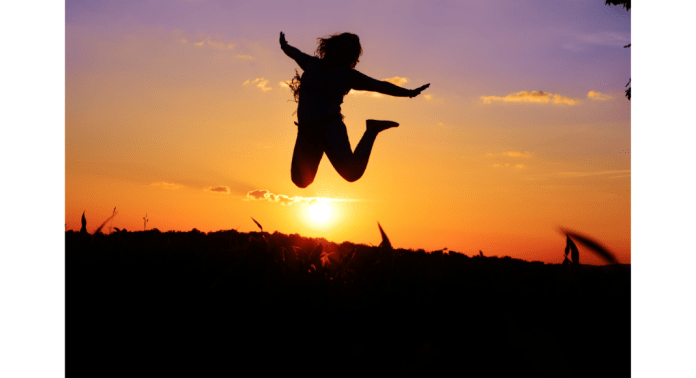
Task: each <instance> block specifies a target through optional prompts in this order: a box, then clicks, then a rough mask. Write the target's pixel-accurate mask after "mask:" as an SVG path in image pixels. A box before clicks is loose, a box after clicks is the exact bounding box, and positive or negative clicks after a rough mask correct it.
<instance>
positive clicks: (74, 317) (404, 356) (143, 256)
mask: <svg viewBox="0 0 696 378" xmlns="http://www.w3.org/2000/svg"><path fill="white" fill-rule="evenodd" d="M383 244H384V245H383V246H381V247H369V246H365V245H355V244H352V243H343V244H340V245H338V244H335V243H331V242H327V241H326V240H324V239H312V238H306V237H301V236H299V235H284V234H280V233H273V234H269V233H256V232H251V233H248V234H247V233H238V232H236V231H234V230H231V231H219V232H213V233H208V234H205V233H201V232H199V231H197V230H193V231H190V232H166V233H161V232H159V231H157V230H152V231H145V232H127V231H119V232H115V233H113V234H109V235H104V234H99V233H98V234H96V235H88V234H86V233H82V234H81V233H77V232H72V231H68V232H66V279H67V284H66V288H67V289H66V290H67V292H66V297H67V303H66V304H67V327H66V336H67V350H66V352H67V353H66V366H67V374H68V376H71V377H75V376H85V377H87V376H89V377H100V376H111V375H118V376H196V377H205V376H230V375H235V374H244V375H248V374H249V372H251V373H254V374H256V375H262V374H263V375H267V374H270V373H283V374H291V373H303V374H306V375H322V376H335V375H347V374H354V375H376V374H382V375H385V374H387V375H413V376H425V375H427V376H442V375H444V374H446V373H455V374H457V375H468V376H488V377H496V376H505V377H512V376H526V375H529V376H536V377H540V376H541V377H587V376H592V377H629V376H630V336H631V335H630V327H631V323H630V320H631V314H630V300H631V297H630V266H626V265H611V266H605V267H594V266H584V265H582V266H579V267H578V269H575V270H574V269H573V267H572V266H571V265H556V264H544V263H541V262H527V261H523V260H518V259H512V258H509V257H505V258H496V257H483V256H479V255H476V256H473V257H468V256H466V255H464V254H460V253H456V252H452V251H450V252H444V253H443V251H434V252H431V253H426V252H424V251H422V250H421V251H411V250H403V249H398V250H393V249H391V248H390V246H388V245H387V243H383ZM560 252H561V251H560V250H559V253H560Z"/></svg>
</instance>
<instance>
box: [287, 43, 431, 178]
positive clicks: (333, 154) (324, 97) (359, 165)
mask: <svg viewBox="0 0 696 378" xmlns="http://www.w3.org/2000/svg"><path fill="white" fill-rule="evenodd" d="M318 40H319V47H318V48H317V55H318V56H309V55H307V54H305V53H303V52H301V51H300V50H298V49H297V48H295V47H292V46H290V45H289V44H288V42H287V41H286V40H285V34H284V33H283V32H280V48H281V49H282V50H283V52H284V53H285V54H286V55H287V56H289V57H291V58H292V59H294V60H295V61H296V62H297V64H298V65H299V66H300V68H302V70H304V73H303V74H302V76H301V77H300V75H299V74H298V73H297V70H295V77H294V78H293V79H292V82H291V83H289V85H290V88H291V89H292V91H293V93H294V96H295V101H297V122H295V124H296V125H297V141H296V142H295V150H294V152H293V155H292V166H291V168H290V172H291V176H292V182H293V183H295V185H297V186H298V187H300V188H306V187H307V186H309V184H311V183H312V182H313V181H314V176H315V175H316V174H317V169H318V168H319V162H320V161H321V158H322V157H323V156H324V153H326V156H327V157H328V158H329V161H330V162H331V165H333V167H334V168H335V169H336V171H337V172H338V174H339V175H341V177H343V178H344V179H346V180H347V181H349V182H354V181H356V180H358V179H359V178H360V177H362V175H363V173H364V172H365V168H366V167H367V161H368V160H369V158H370V152H371V151H372V145H373V144H374V142H375V138H376V137H377V134H379V133H380V132H381V131H384V130H386V129H389V128H391V127H397V126H399V124H398V123H396V122H393V121H378V120H373V119H368V120H367V121H366V123H367V129H366V130H365V133H364V134H363V136H362V139H360V142H359V143H358V145H357V147H356V148H355V151H354V152H353V151H351V148H350V142H349V141H348V132H347V130H346V125H345V124H344V123H343V115H341V104H342V103H343V96H345V95H346V94H348V92H349V91H350V90H351V89H355V90H360V91H372V92H379V93H383V94H386V95H390V96H397V97H411V98H412V97H415V96H418V95H419V94H420V93H421V92H422V91H423V90H424V89H426V88H428V87H429V86H430V84H426V85H423V86H422V87H419V88H417V89H406V88H402V87H399V86H397V85H394V84H392V83H389V82H386V81H380V80H375V79H373V78H371V77H369V76H366V75H364V74H362V73H360V72H358V71H356V70H355V69H354V68H355V66H356V64H357V63H358V61H359V60H358V58H359V57H360V55H362V47H361V46H360V39H359V38H358V36H357V35H355V34H351V33H342V34H334V35H332V36H329V37H324V38H318Z"/></svg>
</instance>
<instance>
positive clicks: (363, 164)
mask: <svg viewBox="0 0 696 378" xmlns="http://www.w3.org/2000/svg"><path fill="white" fill-rule="evenodd" d="M398 125H399V124H398V123H396V122H392V121H374V120H368V121H367V129H366V130H365V133H364V134H363V136H362V138H361V139H360V142H359V143H358V145H357V147H355V151H354V152H353V151H351V148H350V141H349V140H348V133H347V131H346V126H345V124H343V122H340V125H339V124H335V125H331V127H330V128H329V129H328V130H327V132H326V133H325V144H326V146H325V150H326V156H327V157H328V158H329V161H331V164H332V165H333V166H334V168H335V169H336V172H338V174H339V175H341V177H343V178H344V179H345V180H346V181H348V182H354V181H357V180H358V179H359V178H360V177H362V175H363V174H364V173H365V169H366V168H367V163H368V161H369V159H370V154H371V153H372V146H373V145H374V142H375V138H377V134H378V133H379V132H380V131H382V130H385V129H388V128H390V127H395V126H398Z"/></svg>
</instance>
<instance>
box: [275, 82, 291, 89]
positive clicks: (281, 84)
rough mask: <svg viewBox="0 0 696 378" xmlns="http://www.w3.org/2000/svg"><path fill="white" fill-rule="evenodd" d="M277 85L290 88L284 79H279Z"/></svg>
mask: <svg viewBox="0 0 696 378" xmlns="http://www.w3.org/2000/svg"><path fill="white" fill-rule="evenodd" d="M278 86H279V87H281V88H290V86H289V85H288V83H287V82H285V81H279V82H278Z"/></svg>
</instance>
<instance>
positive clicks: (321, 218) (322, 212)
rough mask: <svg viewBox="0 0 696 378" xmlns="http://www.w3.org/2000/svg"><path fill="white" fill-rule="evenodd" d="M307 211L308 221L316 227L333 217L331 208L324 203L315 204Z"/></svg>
mask: <svg viewBox="0 0 696 378" xmlns="http://www.w3.org/2000/svg"><path fill="white" fill-rule="evenodd" d="M307 211H308V213H309V219H311V220H312V221H313V222H314V223H316V224H318V225H324V224H326V223H327V222H328V221H329V220H330V219H331V218H332V215H333V210H332V209H331V206H329V204H328V203H326V202H317V203H315V204H313V205H310V207H309V209H308V210H307Z"/></svg>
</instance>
